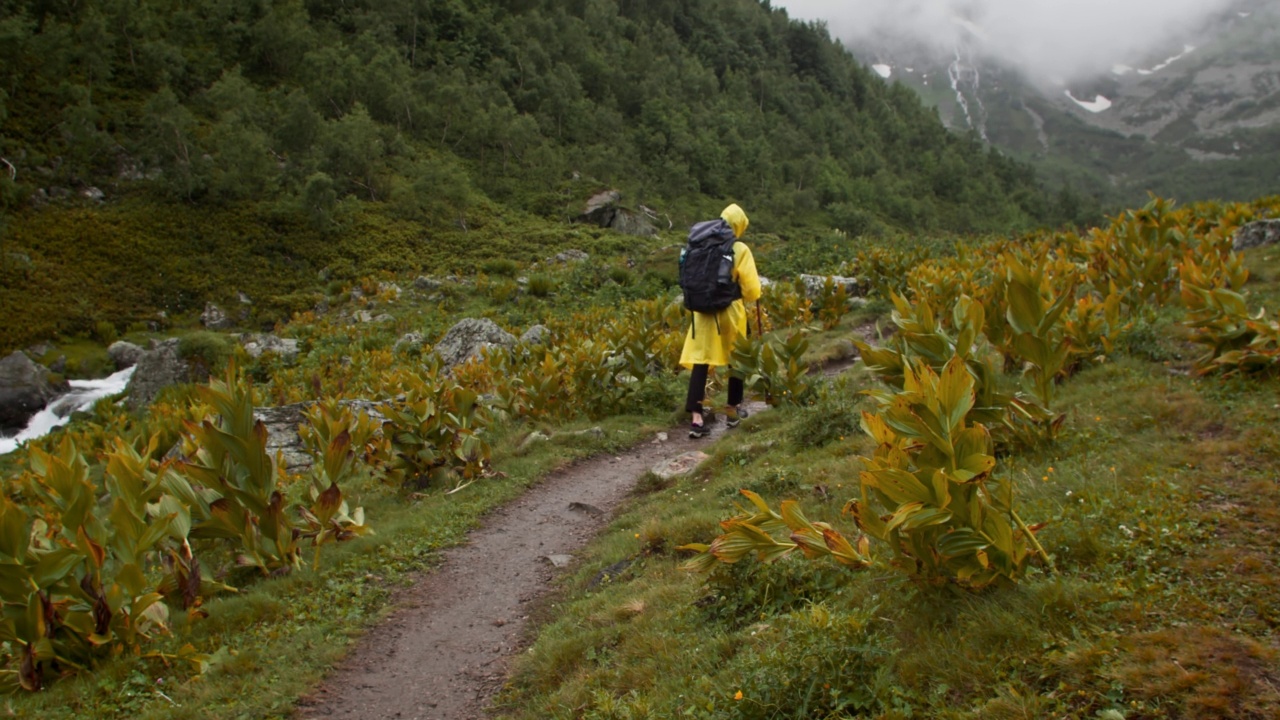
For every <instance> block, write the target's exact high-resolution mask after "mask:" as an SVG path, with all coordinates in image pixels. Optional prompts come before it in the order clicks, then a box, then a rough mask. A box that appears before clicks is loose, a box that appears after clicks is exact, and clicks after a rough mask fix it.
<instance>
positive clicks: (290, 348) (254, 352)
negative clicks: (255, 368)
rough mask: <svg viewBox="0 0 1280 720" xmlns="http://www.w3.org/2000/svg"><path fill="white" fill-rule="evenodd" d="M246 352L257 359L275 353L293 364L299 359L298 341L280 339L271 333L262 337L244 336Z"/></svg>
mask: <svg viewBox="0 0 1280 720" xmlns="http://www.w3.org/2000/svg"><path fill="white" fill-rule="evenodd" d="M240 340H241V342H243V343H244V351H245V352H247V353H249V357H252V358H257V357H261V356H262V355H264V354H266V353H275V354H276V355H279V356H280V358H281V359H282V360H284V361H285V362H292V361H293V360H294V359H295V358H297V357H298V341H297V340H294V339H292V338H280V337H276V336H275V335H272V334H271V333H262V334H260V335H242V336H241V337H240Z"/></svg>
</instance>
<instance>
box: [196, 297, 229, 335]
mask: <svg viewBox="0 0 1280 720" xmlns="http://www.w3.org/2000/svg"><path fill="white" fill-rule="evenodd" d="M200 324H201V325H204V326H205V327H207V328H209V329H210V330H226V329H227V328H229V327H231V318H230V317H228V316H227V313H226V312H225V311H224V310H223V309H222V308H220V307H218V306H217V305H215V304H213V303H211V302H210V303H205V305H204V312H202V313H200Z"/></svg>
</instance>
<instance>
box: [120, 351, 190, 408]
mask: <svg viewBox="0 0 1280 720" xmlns="http://www.w3.org/2000/svg"><path fill="white" fill-rule="evenodd" d="M187 382H191V367H190V366H189V365H187V362H186V361H185V360H183V359H182V358H181V357H179V356H178V339H177V338H171V339H169V340H165V341H163V342H160V343H155V346H154V347H153V348H152V349H151V350H148V351H146V352H144V353H142V355H141V356H140V357H139V358H138V363H137V365H136V366H135V368H134V370H133V376H132V377H130V378H129V385H128V386H127V387H126V388H125V393H126V394H127V395H128V399H127V400H126V401H125V404H126V405H128V407H129V408H130V409H131V410H137V409H139V408H143V407H146V406H147V405H149V404H151V401H152V400H155V399H156V396H158V395H159V394H160V391H161V390H163V389H165V388H167V387H169V386H170V385H180V384H182V383H187Z"/></svg>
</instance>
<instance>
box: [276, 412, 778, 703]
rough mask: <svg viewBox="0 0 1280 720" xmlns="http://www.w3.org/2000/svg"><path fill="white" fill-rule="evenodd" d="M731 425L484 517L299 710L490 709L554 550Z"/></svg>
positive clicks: (577, 477) (642, 453)
mask: <svg viewBox="0 0 1280 720" xmlns="http://www.w3.org/2000/svg"><path fill="white" fill-rule="evenodd" d="M751 407H752V410H754V411H760V410H763V409H764V408H765V406H764V405H763V404H756V405H753V406H751ZM724 432H726V428H725V426H724V423H723V421H722V422H719V423H716V424H715V425H713V426H712V435H711V437H710V438H702V439H700V440H692V439H689V438H688V433H687V431H686V430H685V429H684V428H673V429H671V430H670V431H669V432H668V434H667V435H668V438H669V439H668V440H667V441H665V442H646V443H644V444H641V445H639V446H637V447H634V448H632V449H630V450H627V451H626V452H623V453H620V454H611V455H602V456H597V457H594V458H591V459H588V460H585V461H581V462H579V463H576V464H574V465H571V466H569V467H567V468H565V469H562V470H560V471H557V472H556V473H553V474H552V475H550V476H549V477H547V478H546V479H545V480H543V481H542V482H541V483H539V484H538V485H536V486H534V487H533V488H531V489H530V490H529V491H528V492H526V493H525V494H524V495H522V496H521V497H519V498H518V499H516V500H514V501H512V502H511V503H509V504H507V505H505V506H502V507H500V508H497V509H495V510H493V511H492V512H490V513H488V514H487V515H486V516H485V517H484V520H483V523H484V525H483V527H481V528H479V529H477V530H475V531H473V532H472V533H471V535H469V536H468V538H467V541H466V543H465V544H464V545H460V546H458V547H455V548H452V549H450V550H447V551H446V552H445V553H443V558H442V561H441V562H440V564H439V565H437V566H436V567H435V568H433V569H431V570H430V571H428V573H427V574H425V575H424V576H423V577H422V578H421V579H420V580H419V581H418V582H417V584H415V585H414V586H413V587H412V588H410V589H409V590H407V591H405V593H403V595H402V596H401V599H400V602H399V604H398V606H397V607H396V608H395V610H393V611H392V613H391V615H390V616H389V617H387V618H386V619H384V620H383V621H381V622H380V623H378V624H377V625H375V626H374V627H372V628H370V630H369V632H368V633H367V634H366V635H365V636H364V637H363V638H362V639H361V640H359V641H357V642H356V644H355V646H354V648H353V650H352V652H351V654H350V655H348V656H347V658H346V659H345V660H344V661H343V662H342V663H341V664H340V665H339V666H337V667H335V668H334V670H333V671H332V672H331V673H330V675H329V677H328V678H327V679H326V680H325V681H324V682H323V683H322V684H321V685H320V687H318V688H317V689H316V690H315V691H314V692H313V693H312V694H310V695H309V696H307V697H305V698H303V699H302V700H301V701H299V704H298V707H297V712H296V713H295V717H297V718H299V719H300V720H302V719H306V720H310V719H312V718H335V719H336V718H361V719H362V720H379V719H382V718H397V719H400V720H413V719H415V718H419V719H422V720H427V719H428V718H429V719H431V720H460V719H462V718H483V717H485V716H486V712H485V709H486V707H487V705H488V703H489V700H490V698H492V696H493V695H494V694H495V693H496V692H497V691H498V690H499V689H500V688H501V687H502V684H503V682H504V681H505V679H506V677H507V663H508V661H509V660H510V658H511V657H512V656H513V655H514V654H515V653H517V652H519V651H520V650H523V647H522V646H521V642H522V639H523V638H525V637H526V630H527V627H526V626H527V617H528V615H529V612H530V610H531V609H532V608H533V606H534V603H535V602H536V601H537V600H538V599H539V598H541V597H542V596H543V595H544V594H545V593H546V592H548V590H549V589H550V587H551V580H552V579H553V578H554V577H555V575H556V574H557V573H559V572H563V571H562V570H558V569H557V568H556V567H555V566H554V565H553V563H552V561H551V558H552V557H553V556H560V557H555V558H554V560H555V561H557V562H562V563H563V562H565V561H567V560H568V558H566V557H564V556H572V555H574V554H576V553H578V552H579V551H580V550H581V549H582V548H583V547H585V546H586V544H587V543H588V542H589V541H590V540H591V538H593V537H594V536H595V535H596V533H598V532H599V531H600V530H601V529H602V528H603V527H604V525H605V524H606V523H607V522H608V521H609V519H610V518H611V517H612V516H613V513H614V511H615V510H616V509H617V508H618V507H619V506H620V505H621V504H622V502H623V501H624V500H625V499H626V498H627V496H628V495H629V494H630V493H631V490H632V488H633V487H634V486H635V484H636V482H637V481H638V480H639V479H640V478H641V477H643V476H644V475H645V473H646V472H648V471H649V470H650V469H651V468H652V467H653V466H654V465H656V464H658V463H659V462H662V461H664V460H669V459H673V458H676V457H678V456H680V455H682V454H684V453H687V452H689V451H691V450H699V449H705V448H706V447H707V446H708V445H710V444H711V443H712V442H714V441H715V439H716V438H717V437H719V436H720V435H722V434H723V433H724ZM730 432H731V431H730Z"/></svg>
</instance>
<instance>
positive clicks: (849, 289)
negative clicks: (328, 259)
mask: <svg viewBox="0 0 1280 720" xmlns="http://www.w3.org/2000/svg"><path fill="white" fill-rule="evenodd" d="M828 277H830V278H831V281H832V282H833V283H835V286H836V287H837V288H839V287H840V286H844V290H845V292H846V293H848V294H849V297H861V296H863V295H866V294H867V286H866V285H864V284H862V283H860V282H858V279H857V278H851V277H841V276H839V275H801V276H800V282H802V283H804V294H805V296H806V297H808V298H809V299H810V300H813V299H814V298H816V297H818V296H819V295H821V294H822V288H823V287H824V286H825V285H826V282H827V278H828Z"/></svg>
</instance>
